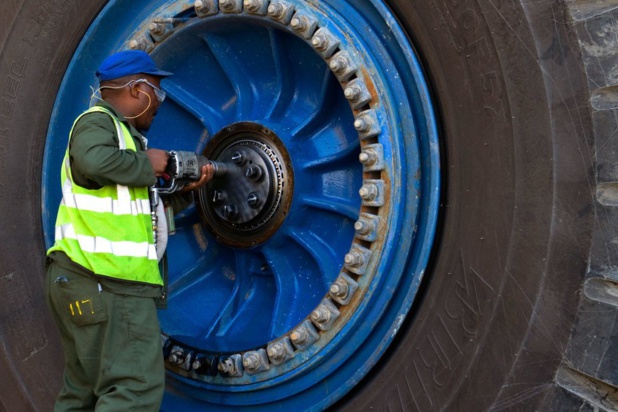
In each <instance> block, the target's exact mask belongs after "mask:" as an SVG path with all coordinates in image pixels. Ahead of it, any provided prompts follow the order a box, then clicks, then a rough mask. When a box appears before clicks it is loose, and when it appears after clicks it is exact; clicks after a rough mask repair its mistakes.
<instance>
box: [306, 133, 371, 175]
mask: <svg viewBox="0 0 618 412" xmlns="http://www.w3.org/2000/svg"><path fill="white" fill-rule="evenodd" d="M359 153H360V143H359V141H358V140H355V141H354V142H353V143H352V144H351V145H349V146H347V147H346V148H345V149H343V150H341V151H339V152H337V153H335V154H332V155H330V156H324V157H321V158H319V159H315V160H310V161H308V162H305V163H303V164H301V165H300V167H299V168H300V169H325V168H326V169H331V170H337V169H341V168H342V167H346V166H347V165H350V164H355V163H354V162H355V161H357V159H358V154H359Z"/></svg>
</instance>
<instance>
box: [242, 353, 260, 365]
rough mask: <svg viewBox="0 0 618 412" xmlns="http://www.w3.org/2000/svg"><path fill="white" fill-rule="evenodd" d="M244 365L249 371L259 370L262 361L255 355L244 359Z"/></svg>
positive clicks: (252, 354)
mask: <svg viewBox="0 0 618 412" xmlns="http://www.w3.org/2000/svg"><path fill="white" fill-rule="evenodd" d="M242 364H243V366H244V367H245V368H247V369H257V368H258V367H259V366H260V359H259V358H258V356H257V355H256V354H254V353H251V354H249V355H246V356H245V357H243V360H242Z"/></svg>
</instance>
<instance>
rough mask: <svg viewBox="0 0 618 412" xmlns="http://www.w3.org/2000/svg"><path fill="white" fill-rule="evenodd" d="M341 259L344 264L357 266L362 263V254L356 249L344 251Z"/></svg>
mask: <svg viewBox="0 0 618 412" xmlns="http://www.w3.org/2000/svg"><path fill="white" fill-rule="evenodd" d="M343 259H344V262H345V264H346V265H348V266H351V267H358V266H362V264H363V256H362V255H361V254H360V253H358V252H357V251H356V250H352V251H350V252H349V253H346V255H345V257H344V258H343Z"/></svg>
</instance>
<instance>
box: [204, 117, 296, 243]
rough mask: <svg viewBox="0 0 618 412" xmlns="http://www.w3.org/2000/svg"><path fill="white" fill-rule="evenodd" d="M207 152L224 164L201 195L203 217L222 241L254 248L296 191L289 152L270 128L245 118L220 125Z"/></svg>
mask: <svg viewBox="0 0 618 412" xmlns="http://www.w3.org/2000/svg"><path fill="white" fill-rule="evenodd" d="M204 155H205V156H206V157H208V158H209V159H211V160H214V161H217V162H219V163H222V164H224V165H225V166H226V170H227V173H226V174H225V176H224V177H222V178H217V179H214V180H213V181H211V182H210V183H209V184H208V185H207V186H206V187H205V188H204V189H202V190H201V191H200V193H199V196H198V198H197V202H198V208H199V210H200V212H201V216H202V219H203V222H204V223H205V224H206V225H208V226H209V227H210V228H211V230H212V232H213V233H214V234H215V236H216V238H217V240H218V241H220V242H222V243H225V244H226V245H229V246H232V247H241V248H242V247H252V246H256V245H258V244H260V243H262V242H264V241H266V240H268V239H269V238H270V236H271V235H272V234H273V233H274V232H275V231H276V230H277V229H278V228H279V227H280V226H281V224H282V223H283V220H284V219H285V216H286V215H287V213H288V211H289V208H290V204H291V200H292V195H293V193H294V178H293V171H292V167H291V162H290V157H289V155H288V154H287V151H286V149H285V147H284V146H283V143H282V142H281V140H280V139H279V138H278V137H277V136H276V135H275V133H274V132H273V131H272V130H269V129H268V128H266V127H264V126H260V125H258V124H255V123H249V122H243V123H237V124H233V125H230V126H228V127H225V128H224V129H223V130H221V131H220V132H219V133H218V134H217V135H215V136H214V137H213V139H212V140H211V141H210V142H209V144H208V145H207V147H206V149H205V151H204Z"/></svg>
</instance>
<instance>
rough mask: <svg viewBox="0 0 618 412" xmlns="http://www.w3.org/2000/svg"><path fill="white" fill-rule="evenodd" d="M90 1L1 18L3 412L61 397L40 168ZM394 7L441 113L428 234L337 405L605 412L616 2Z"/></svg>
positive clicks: (613, 376)
mask: <svg viewBox="0 0 618 412" xmlns="http://www.w3.org/2000/svg"><path fill="white" fill-rule="evenodd" d="M104 3H105V1H104V0H97V1H88V2H83V1H77V0H56V1H51V2H47V3H41V2H39V1H34V0H3V3H2V6H0V7H1V9H2V10H1V11H2V13H0V46H1V49H0V50H1V51H0V171H1V172H2V173H1V177H0V210H2V211H3V213H2V214H1V215H0V228H1V229H0V230H1V231H2V238H3V240H4V246H3V248H2V249H1V250H0V340H1V343H2V345H0V370H3V371H5V372H4V375H5V376H4V377H3V378H2V384H0V407H3V408H4V409H7V410H11V411H14V410H31V409H32V410H45V409H49V408H50V405H51V404H52V402H53V399H54V398H55V396H56V393H57V390H58V389H59V387H60V384H61V372H62V350H61V348H60V345H59V340H58V337H57V334H56V332H55V329H54V327H53V325H52V324H51V320H50V318H49V316H48V313H47V309H46V307H45V302H44V298H43V292H42V290H43V277H44V270H43V256H44V245H43V235H42V229H41V219H40V216H41V214H43V215H47V214H48V213H50V212H49V211H48V210H42V209H41V190H40V181H41V176H40V174H41V163H42V160H43V151H44V143H45V141H44V139H45V136H46V130H47V125H48V122H49V118H50V114H51V110H52V106H53V104H54V99H55V95H56V91H57V89H58V86H59V84H60V81H61V80H62V76H63V73H64V69H65V68H66V66H67V64H68V62H69V59H70V57H71V56H72V54H73V52H74V49H75V47H76V46H77V44H78V42H79V40H80V38H81V36H82V35H83V33H84V31H85V30H86V28H87V27H88V25H89V23H90V22H91V21H92V19H93V18H94V17H95V16H96V14H97V13H98V11H99V10H100V8H101V7H102V6H103V5H104ZM389 3H392V4H391V5H392V8H393V11H394V12H395V14H396V15H397V16H398V18H399V19H400V21H401V24H402V25H403V27H405V28H406V30H407V31H408V33H409V34H410V35H411V36H413V38H412V41H413V43H414V44H415V45H416V46H417V47H418V49H419V52H420V54H421V56H422V59H423V61H424V64H425V66H426V69H427V73H428V74H429V76H430V78H431V81H432V82H433V86H434V95H435V101H436V102H437V105H438V107H437V108H438V110H439V112H440V114H441V119H442V127H443V136H444V139H443V140H444V147H443V149H444V153H445V159H444V160H445V163H444V165H445V166H444V168H443V173H444V187H445V193H444V202H443V205H442V208H443V210H442V220H441V221H442V225H441V227H440V230H439V236H438V239H437V246H436V249H435V253H434V258H433V261H432V264H431V267H430V270H428V271H427V273H426V282H425V283H424V285H423V287H424V288H423V292H422V295H421V296H420V297H419V298H418V300H417V301H416V302H415V305H414V307H413V309H412V311H411V314H410V316H408V318H407V319H406V321H405V323H404V324H403V325H402V326H401V327H400V328H399V327H398V328H399V329H400V332H399V335H398V338H397V341H396V342H395V344H394V345H393V347H392V348H391V349H390V350H389V352H388V354H387V355H386V356H385V357H384V358H383V359H382V360H380V361H379V364H378V366H377V367H376V368H374V369H373V370H372V372H371V373H370V375H369V376H367V378H366V379H364V380H363V382H361V383H360V384H359V385H358V386H357V387H356V388H355V390H354V391H353V392H352V393H351V394H350V395H349V396H348V397H346V398H345V399H344V400H342V401H341V402H340V403H339V404H338V405H337V408H344V409H347V410H350V411H353V410H369V409H371V410H373V409H378V410H392V411H395V410H405V411H408V410H415V409H418V410H423V411H425V410H438V409H448V410H467V411H468V410H487V409H526V410H533V409H538V410H550V409H551V410H564V409H567V408H571V407H573V406H581V405H582V404H589V405H593V406H600V407H603V408H607V409H612V408H616V405H618V403H617V401H616V395H615V393H616V392H615V391H616V389H617V388H616V385H617V384H618V372H616V368H615V367H614V366H613V365H615V363H613V362H614V361H615V360H616V357H617V356H618V355H617V353H616V352H617V351H618V344H617V343H618V342H617V340H618V339H617V337H616V335H617V334H616V332H614V330H613V325H614V323H615V322H614V321H613V319H614V317H615V315H616V314H617V309H616V306H617V302H616V298H612V296H617V295H618V294H614V295H612V293H613V292H615V291H616V283H615V282H618V275H617V274H616V273H615V271H612V268H613V267H618V253H617V252H616V251H615V250H614V248H612V247H611V245H610V246H608V244H609V243H610V242H611V241H613V240H614V238H615V235H614V229H613V227H618V226H616V224H617V223H618V214H617V213H616V212H614V209H615V208H614V206H615V205H618V194H617V193H616V187H618V184H614V183H613V182H616V181H618V176H616V175H618V168H616V167H614V166H613V164H614V163H615V160H614V159H615V154H616V143H614V141H613V140H612V138H611V137H612V133H613V132H614V130H615V129H616V127H617V122H616V116H615V107H616V106H618V103H617V101H618V98H616V96H615V94H616V93H615V91H614V89H613V88H612V87H611V86H613V84H612V83H611V79H616V78H617V77H616V76H612V73H611V70H612V69H613V67H614V66H615V65H616V64H615V58H614V57H613V56H614V55H613V50H612V49H611V44H609V43H603V41H604V40H603V39H604V37H602V35H603V33H604V31H605V32H606V33H605V34H606V36H609V35H608V34H607V31H608V30H613V27H612V25H611V24H609V23H608V22H609V21H611V19H613V18H615V13H614V11H613V10H612V7H615V6H611V4H612V2H611V1H609V0H608V1H607V2H606V3H607V6H606V5H605V4H604V3H603V2H597V1H594V0H580V1H577V2H573V3H568V4H567V3H563V2H559V1H550V2H523V4H520V2H519V1H517V2H516V1H491V2H490V1H481V2H479V3H480V4H479V3H476V2H472V1H465V0H463V1H462V0H450V1H447V2H437V1H434V0H427V1H425V0H423V1H420V0H419V1H415V2H409V1H405V0H399V1H392V2H389ZM614 34H615V33H614ZM614 34H612V36H613V35H614ZM612 36H609V37H612ZM612 59H614V60H612ZM591 89H592V91H591ZM597 89H599V90H597ZM591 96H592V97H593V100H592V102H593V105H594V107H595V109H599V110H594V111H591V107H590V104H589V102H590V99H591ZM595 145H596V146H595ZM595 147H597V148H599V149H597V150H596V151H595ZM608 279H609V280H608ZM582 290H583V291H584V292H585V293H584V294H580V292H581V291H582ZM578 310H579V314H578ZM567 365H568V366H567ZM612 390H613V391H614V392H612V393H613V395H612V394H610V396H602V394H603V393H604V391H605V392H611V391H612ZM608 402H609V403H608ZM612 402H613V403H612ZM301 406H302V405H301Z"/></svg>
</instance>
